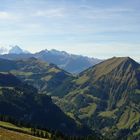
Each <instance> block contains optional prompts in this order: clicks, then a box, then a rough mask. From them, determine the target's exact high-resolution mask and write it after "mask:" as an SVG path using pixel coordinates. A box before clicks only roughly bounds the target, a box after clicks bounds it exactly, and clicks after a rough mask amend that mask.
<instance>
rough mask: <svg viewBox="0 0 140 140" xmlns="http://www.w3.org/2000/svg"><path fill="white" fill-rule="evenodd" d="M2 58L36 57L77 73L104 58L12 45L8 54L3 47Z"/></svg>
mask: <svg viewBox="0 0 140 140" xmlns="http://www.w3.org/2000/svg"><path fill="white" fill-rule="evenodd" d="M1 53H2V54H1V55H0V58H4V59H10V60H16V59H27V58H30V57H35V58H37V59H40V60H43V61H45V62H48V63H53V64H56V65H57V66H58V67H60V68H62V69H64V70H66V71H68V72H70V73H73V74H77V73H79V72H81V71H83V70H85V69H87V68H89V67H91V66H93V65H95V64H97V63H99V62H101V61H102V60H100V59H96V58H89V57H86V56H81V55H74V54H69V53H66V52H64V51H58V50H54V49H53V50H50V51H49V50H43V51H40V52H37V53H34V54H32V53H29V52H28V51H25V50H22V49H21V48H20V47H19V46H14V47H12V48H11V49H10V50H9V51H8V52H5V53H7V54H4V48H3V49H1Z"/></svg>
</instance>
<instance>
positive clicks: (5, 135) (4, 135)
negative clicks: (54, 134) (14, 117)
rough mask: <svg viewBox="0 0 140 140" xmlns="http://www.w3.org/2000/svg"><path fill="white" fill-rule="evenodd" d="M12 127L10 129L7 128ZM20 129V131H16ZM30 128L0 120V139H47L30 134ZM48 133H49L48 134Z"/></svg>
mask: <svg viewBox="0 0 140 140" xmlns="http://www.w3.org/2000/svg"><path fill="white" fill-rule="evenodd" d="M8 129H12V130H8ZM16 131H21V132H16ZM25 133H29V134H30V133H31V128H25V127H18V126H16V125H14V124H12V123H8V122H3V121H0V140H47V139H42V138H38V137H35V136H31V135H29V134H25ZM49 135H50V134H49Z"/></svg>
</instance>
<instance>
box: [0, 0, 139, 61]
mask: <svg viewBox="0 0 140 140" xmlns="http://www.w3.org/2000/svg"><path fill="white" fill-rule="evenodd" d="M8 45H19V46H21V47H22V48H23V49H26V50H29V51H31V52H36V51H40V50H42V49H53V48H54V49H58V50H64V51H67V52H70V53H75V54H82V55H87V56H92V57H97V58H109V57H112V56H130V57H132V58H134V59H136V60H138V61H140V0H116V1H115V0H0V46H1V47H3V46H8Z"/></svg>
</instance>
